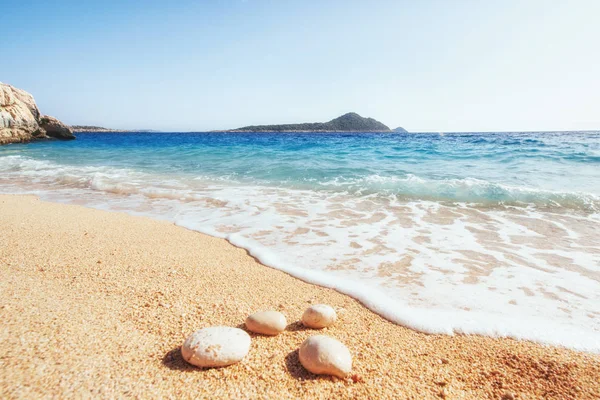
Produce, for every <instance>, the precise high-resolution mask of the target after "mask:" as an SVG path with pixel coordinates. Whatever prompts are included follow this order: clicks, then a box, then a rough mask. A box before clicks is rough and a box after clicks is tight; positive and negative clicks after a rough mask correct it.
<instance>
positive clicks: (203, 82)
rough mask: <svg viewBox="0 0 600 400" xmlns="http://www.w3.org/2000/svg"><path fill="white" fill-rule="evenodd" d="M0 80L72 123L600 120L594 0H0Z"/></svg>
mask: <svg viewBox="0 0 600 400" xmlns="http://www.w3.org/2000/svg"><path fill="white" fill-rule="evenodd" d="M0 10H1V21H2V22H1V23H2V36H1V37H2V39H1V40H2V46H1V48H2V61H1V62H0V81H3V82H6V83H10V84H12V85H15V86H17V87H21V88H23V89H25V90H27V91H29V92H31V93H32V94H33V95H34V96H35V98H36V100H37V102H38V105H39V106H40V108H41V109H42V112H44V113H46V114H50V115H54V116H56V117H58V118H60V119H62V120H64V121H65V122H67V123H70V124H91V125H103V126H107V127H114V128H156V129H161V130H209V129H223V128H234V127H238V126H242V125H250V124H263V123H288V122H308V121H327V120H329V119H332V118H334V117H336V116H338V115H340V114H342V113H345V112H348V111H355V112H358V113H359V114H361V115H363V116H370V117H374V118H376V119H378V120H381V121H382V122H384V123H386V124H387V125H389V126H391V127H396V126H403V127H405V128H406V129H408V130H411V131H446V132H447V131H493V130H570V129H574V130H575V129H600V23H598V18H599V17H600V1H599V0H571V1H567V0H556V1H553V0H501V1H491V0H490V1H476V0H471V1H467V0H464V1H461V0H437V1H427V0H424V1H416V0H415V1H401V0H395V1H394V0H391V1H385V0H380V1H378V0H372V1H366V0H364V1H353V0H339V1H334V0H331V1H328V0H323V1H317V0H314V1H309V0H298V1H295V0H273V1H261V0H245V1H242V0H237V1H236V0H221V1H216V0H215V1H208V0H207V1H185V0H180V1H177V2H168V1H164V0H161V1H143V2H142V1H126V0H124V1H113V0H104V1H82V0H77V1H73V0H68V1H60V0H57V1H46V0H33V1H2V4H1V5H0Z"/></svg>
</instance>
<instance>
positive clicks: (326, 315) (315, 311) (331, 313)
mask: <svg viewBox="0 0 600 400" xmlns="http://www.w3.org/2000/svg"><path fill="white" fill-rule="evenodd" d="M336 320H337V314H336V313H335V310H334V309H333V307H331V306H329V305H327V304H315V305H312V306H310V307H308V308H307V309H306V311H304V314H302V323H303V324H304V325H305V326H308V327H309V328H316V329H321V328H326V327H328V326H331V325H333V323H334V322H335V321H336Z"/></svg>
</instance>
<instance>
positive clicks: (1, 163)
mask: <svg viewBox="0 0 600 400" xmlns="http://www.w3.org/2000/svg"><path fill="white" fill-rule="evenodd" d="M0 173H2V174H3V175H4V176H5V177H9V176H12V177H14V178H19V177H20V178H23V179H28V180H30V182H32V183H40V184H53V185H59V186H64V187H76V188H81V189H86V188H87V189H92V190H98V191H105V192H108V193H114V194H121V195H129V194H141V195H145V196H147V197H150V198H160V197H164V198H168V199H180V200H185V201H193V200H194V199H195V198H196V196H195V195H194V193H193V192H194V190H195V189H198V188H204V187H206V185H213V184H217V185H218V184H225V185H247V186H265V187H276V188H279V189H286V188H287V189H292V190H293V189H301V190H317V191H319V190H325V191H333V192H343V193H349V194H352V195H355V196H365V195H373V194H375V195H380V196H382V197H384V198H387V197H389V196H395V197H397V198H399V199H402V200H428V201H446V202H448V201H449V202H457V203H474V204H482V205H500V206H517V207H519V206H521V207H523V206H532V205H533V206H537V207H544V208H566V209H574V210H579V211H583V212H588V213H597V212H599V211H600V196H599V195H596V194H592V193H582V192H561V191H552V190H545V189H539V188H533V187H528V186H513V185H506V184H502V183H494V182H489V181H486V180H482V179H477V178H470V177H467V178H450V179H448V178H440V179H428V178H422V177H419V176H416V175H413V174H405V175H404V176H385V175H379V174H370V175H367V176H358V177H351V178H347V177H344V176H336V177H333V178H327V179H318V178H306V177H305V178H302V179H300V180H291V179H287V180H285V181H281V180H280V181H274V180H264V179H263V180H259V179H254V180H253V179H244V177H240V176H236V175H235V174H228V175H222V176H210V175H198V174H194V175H193V176H192V175H189V174H187V175H177V174H173V173H171V174H168V175H167V174H153V173H149V172H143V171H138V170H133V169H127V168H117V167H109V166H77V165H67V164H57V163H54V162H51V161H45V160H37V159H31V158H28V157H23V156H20V155H12V156H6V157H1V158H0Z"/></svg>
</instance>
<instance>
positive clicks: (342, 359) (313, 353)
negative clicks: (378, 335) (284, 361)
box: [299, 335, 352, 378]
mask: <svg viewBox="0 0 600 400" xmlns="http://www.w3.org/2000/svg"><path fill="white" fill-rule="evenodd" d="M299 356H300V363H301V364H302V366H303V367H304V368H306V369H307V370H309V371H310V372H312V373H313V374H319V375H334V376H337V377H339V378H344V377H345V376H346V375H348V374H349V373H350V371H351V370H352V356H351V355H350V350H348V348H347V347H346V346H345V345H344V344H343V343H342V342H340V341H339V340H336V339H334V338H332V337H329V336H325V335H315V336H311V337H309V338H308V339H306V340H305V341H304V343H302V345H301V346H300V351H299Z"/></svg>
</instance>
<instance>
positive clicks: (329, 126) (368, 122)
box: [226, 112, 390, 132]
mask: <svg viewBox="0 0 600 400" xmlns="http://www.w3.org/2000/svg"><path fill="white" fill-rule="evenodd" d="M226 132H390V128H389V127H388V126H386V125H385V124H383V123H381V122H379V121H377V120H375V119H373V118H364V117H361V116H360V115H358V114H357V113H354V112H350V113H347V114H344V115H342V116H340V117H337V118H335V119H332V120H331V121H329V122H308V123H302V124H283V125H252V126H244V127H242V128H237V129H231V130H228V131H226Z"/></svg>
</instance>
